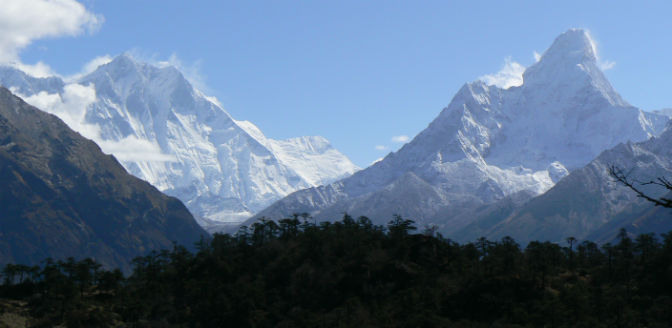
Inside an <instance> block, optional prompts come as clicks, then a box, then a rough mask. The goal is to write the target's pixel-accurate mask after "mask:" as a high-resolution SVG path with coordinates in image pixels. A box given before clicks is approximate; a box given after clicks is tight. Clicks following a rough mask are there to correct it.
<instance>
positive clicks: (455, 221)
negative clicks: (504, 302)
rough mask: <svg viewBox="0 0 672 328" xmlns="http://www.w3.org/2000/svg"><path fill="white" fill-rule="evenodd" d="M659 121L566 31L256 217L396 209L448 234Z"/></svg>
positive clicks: (376, 215) (506, 209)
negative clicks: (372, 153) (340, 175)
mask: <svg viewBox="0 0 672 328" xmlns="http://www.w3.org/2000/svg"><path fill="white" fill-rule="evenodd" d="M667 121H668V117H666V116H663V115H658V114H654V113H649V112H644V111H642V110H641V109H638V108H636V107H634V106H632V105H630V104H628V103H627V102H626V101H625V100H623V99H622V98H621V97H620V95H619V94H618V93H617V92H616V91H615V90H614V89H613V88H612V86H611V84H610V83H609V81H608V80H607V79H606V77H605V76H604V74H603V73H602V71H601V70H600V68H599V66H598V58H597V54H596V48H595V44H594V42H593V40H592V39H591V38H590V35H589V34H588V33H587V32H586V31H584V30H581V29H571V30H569V31H567V32H565V33H563V34H562V35H560V36H559V37H557V38H556V40H555V41H554V42H553V44H552V45H551V47H550V48H549V49H548V50H547V51H546V52H545V53H544V54H543V55H542V56H541V58H540V59H539V60H538V62H537V63H535V64H534V65H532V66H530V67H529V68H527V69H526V70H525V72H524V74H523V84H522V85H520V86H514V87H510V88H508V89H502V88H499V87H496V86H492V85H486V84H485V83H484V82H482V81H476V82H473V83H469V84H466V85H464V86H463V87H462V89H460V91H458V93H457V94H456V95H455V97H454V98H453V100H452V101H451V102H450V104H449V105H448V106H447V107H446V108H445V109H443V110H442V111H441V113H440V114H439V115H438V117H437V118H436V119H435V120H434V121H433V122H431V123H430V124H429V126H428V127H427V128H426V129H425V130H424V131H422V132H421V133H420V134H418V135H417V136H416V137H415V138H414V139H413V140H412V141H411V142H409V143H408V144H406V145H405V146H404V147H403V148H401V149H400V150H399V151H397V152H395V153H391V154H389V155H388V156H387V157H385V158H384V159H383V160H382V161H380V162H378V163H376V164H374V165H372V166H371V167H369V168H367V169H364V170H362V171H359V172H357V173H355V174H354V175H352V176H351V177H348V178H345V179H342V180H340V181H337V182H335V183H332V184H329V185H326V186H321V187H316V188H310V189H307V190H301V191H298V192H295V193H293V194H291V195H289V196H288V197H286V198H284V199H282V200H280V201H278V202H276V203H275V204H273V205H272V206H270V207H269V208H267V209H265V210H263V211H261V212H260V213H259V214H257V215H256V216H255V218H254V219H256V218H259V217H269V218H280V217H284V216H287V215H289V214H291V213H301V212H307V213H310V214H311V215H313V216H314V217H316V218H317V219H318V220H335V219H339V218H340V217H341V216H342V213H344V212H347V213H349V214H351V215H353V216H358V215H366V216H369V217H370V218H371V219H373V220H377V222H376V223H378V224H384V223H385V222H386V221H387V220H389V219H390V218H391V217H392V215H393V214H400V215H402V216H403V217H405V218H411V219H413V220H416V221H417V222H418V223H419V224H420V225H432V224H433V225H437V226H438V227H439V229H440V230H439V231H441V232H443V233H444V234H447V235H448V236H451V237H452V236H454V235H455V234H456V233H457V232H458V231H460V230H461V229H463V228H464V227H465V226H467V225H469V224H470V223H472V222H473V220H474V219H475V218H476V217H478V215H475V211H477V210H479V209H481V210H482V209H483V206H486V207H487V205H491V204H497V206H499V207H498V208H499V209H503V212H502V213H504V214H503V215H504V216H505V215H506V214H509V213H510V210H511V209H513V208H516V207H518V206H520V205H521V204H524V203H525V202H527V201H528V200H529V199H530V198H532V197H534V196H538V195H541V194H543V193H544V192H546V191H547V190H549V189H550V188H551V187H553V186H554V185H555V184H556V183H557V182H558V181H561V179H562V178H564V177H565V176H567V175H568V173H569V172H571V171H574V170H577V169H579V168H581V167H583V166H584V165H586V164H588V163H589V162H590V161H591V160H593V159H594V158H595V157H596V156H597V155H599V154H600V153H601V152H602V151H604V150H606V149H609V148H612V147H614V146H616V145H618V144H619V143H625V142H628V141H643V140H647V139H648V138H650V137H652V136H656V135H659V134H660V133H661V132H662V131H663V129H664V128H665V125H666V123H667ZM485 213H487V214H488V215H493V212H492V210H486V211H485V212H483V213H480V215H485ZM495 216H496V217H499V215H495ZM254 219H252V220H250V221H248V222H247V224H249V223H251V222H253V220H254ZM495 221H496V220H495ZM496 222H499V221H496ZM548 228H549V229H552V225H550V226H548ZM538 237H539V238H544V237H545V236H543V235H539V236H538ZM565 237H566V236H565Z"/></svg>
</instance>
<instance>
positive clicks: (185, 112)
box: [0, 55, 357, 229]
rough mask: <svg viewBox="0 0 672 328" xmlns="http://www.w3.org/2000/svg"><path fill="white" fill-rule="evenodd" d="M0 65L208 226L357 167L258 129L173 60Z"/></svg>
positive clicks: (28, 95)
mask: <svg viewBox="0 0 672 328" xmlns="http://www.w3.org/2000/svg"><path fill="white" fill-rule="evenodd" d="M5 71H6V72H12V73H11V74H7V73H5V74H3V75H2V76H0V83H2V84H3V85H5V86H7V87H9V88H12V89H13V90H14V91H15V92H16V93H18V94H20V95H22V96H23V97H24V98H25V99H26V101H28V102H30V103H32V104H34V105H36V106H37V107H40V108H43V109H45V110H47V111H51V112H53V113H54V114H56V115H58V116H59V117H61V118H62V119H64V121H66V123H68V124H69V125H70V126H71V127H72V128H73V129H75V130H77V131H78V132H80V133H82V134H83V135H84V136H86V137H89V138H91V139H93V140H94V141H96V142H97V143H99V144H100V146H101V148H102V149H103V150H104V151H105V152H107V153H112V154H114V155H115V157H117V159H118V160H119V161H120V162H121V163H122V164H123V165H124V167H125V168H126V169H127V170H128V171H129V172H130V173H132V174H133V175H135V176H137V177H140V178H142V179H144V180H146V181H148V182H150V183H151V184H153V185H154V186H156V187H157V188H159V189H160V190H161V191H163V192H165V193H167V194H168V195H171V196H175V197H177V198H179V199H181V200H182V201H183V202H184V203H185V204H186V205H187V207H188V208H189V209H190V210H191V211H192V213H193V214H194V216H195V217H196V218H197V219H198V220H199V223H201V224H202V225H204V226H205V227H207V228H211V229H216V228H217V227H218V226H221V225H226V224H235V223H239V222H240V221H242V220H244V219H246V218H248V217H249V216H251V215H252V214H253V213H254V212H256V211H258V210H260V209H262V208H264V207H265V206H267V205H269V204H270V203H272V202H273V201H275V200H277V199H279V198H281V197H282V196H285V195H287V194H289V193H291V192H293V191H296V190H299V189H303V188H307V187H313V186H317V185H320V184H325V183H328V182H331V181H334V180H337V179H339V178H343V177H345V176H348V175H350V174H352V173H353V172H355V171H356V170H357V167H356V166H355V165H354V164H353V163H352V162H350V160H349V159H348V158H347V157H345V156H344V155H343V154H341V153H340V152H338V151H337V150H336V149H334V148H332V147H331V145H330V144H329V142H328V141H327V140H326V139H324V138H322V137H299V138H294V139H289V140H273V139H269V138H266V137H265V136H264V135H263V133H262V132H261V131H260V130H259V129H258V128H257V127H256V126H254V124H252V123H250V122H247V121H236V120H235V119H233V118H232V117H231V116H230V115H229V114H228V113H227V112H226V111H225V110H224V109H223V108H222V107H221V106H220V105H219V104H218V103H217V101H216V100H215V99H213V98H210V97H207V96H205V95H204V94H202V93H201V92H200V91H199V90H197V89H195V88H194V87H193V86H192V85H191V84H190V83H189V82H188V81H187V79H185V78H184V76H183V75H182V74H181V73H180V72H179V71H178V70H177V69H176V68H175V67H172V66H160V67H157V66H154V65H150V64H146V63H141V62H138V61H136V60H134V59H133V58H132V57H130V56H128V55H120V56H118V57H116V58H115V59H114V60H112V61H111V62H109V63H107V64H105V65H102V66H100V67H98V69H97V70H95V71H94V72H92V73H90V74H88V75H86V76H83V77H81V78H80V79H79V80H77V81H75V83H72V84H65V83H62V81H61V85H60V87H59V85H57V83H55V82H51V83H50V84H49V86H51V85H55V87H53V88H51V87H50V88H43V87H42V84H45V83H46V82H44V80H43V79H34V78H30V77H27V78H18V77H17V76H21V74H23V73H21V72H16V70H14V71H12V70H11V69H6V70H5ZM23 75H25V74H23ZM51 79H55V78H51ZM15 81H19V82H26V83H24V84H25V85H23V84H16V83H14V82H15ZM35 81H38V82H39V83H37V82H35ZM50 81H51V80H50ZM31 82H32V83H31ZM86 95H88V96H86ZM82 99H84V100H82ZM78 107H81V108H79V109H77V108H78Z"/></svg>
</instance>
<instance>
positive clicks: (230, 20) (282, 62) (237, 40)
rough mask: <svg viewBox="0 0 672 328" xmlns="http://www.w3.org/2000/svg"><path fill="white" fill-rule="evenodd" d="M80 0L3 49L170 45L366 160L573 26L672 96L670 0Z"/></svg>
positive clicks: (229, 87) (213, 75)
mask: <svg viewBox="0 0 672 328" xmlns="http://www.w3.org/2000/svg"><path fill="white" fill-rule="evenodd" d="M8 1H9V0H8ZM20 1H28V0H20ZM30 1H33V2H36V3H38V2H43V1H44V0H30ZM52 1H54V2H57V3H71V4H72V3H73V2H74V0H52ZM79 3H80V4H82V5H83V8H85V9H84V10H85V13H81V12H77V13H75V11H74V10H68V12H67V13H65V15H68V14H71V15H80V16H81V17H84V16H85V19H83V20H79V21H77V20H75V21H73V23H72V24H74V25H78V24H79V27H80V28H79V29H77V28H76V27H77V26H75V28H72V29H70V30H68V29H65V28H64V30H63V31H61V30H59V29H58V28H55V27H49V26H45V29H50V31H53V33H51V34H49V33H46V32H45V33H42V34H34V35H33V36H32V37H31V38H29V39H28V40H27V41H26V42H24V43H17V42H18V41H16V42H14V43H12V42H3V40H2V39H0V50H2V51H4V52H5V53H6V54H9V55H6V56H4V57H5V58H4V60H5V61H7V60H14V61H20V62H21V63H23V64H27V65H32V64H35V63H37V62H42V63H43V64H45V65H48V67H49V69H50V70H51V71H52V72H57V73H58V74H60V75H63V76H68V75H72V74H76V73H77V72H79V71H81V70H82V67H83V66H84V65H85V63H87V62H89V61H91V60H92V59H94V58H96V57H99V56H105V55H107V56H115V55H118V54H120V53H123V52H126V51H130V52H131V53H132V54H134V55H135V56H137V57H140V58H142V59H145V60H149V61H161V60H167V59H169V58H171V57H172V59H173V61H175V62H177V61H179V63H181V64H180V65H181V67H182V69H183V70H184V71H185V72H186V73H187V75H188V76H189V77H190V78H191V79H192V80H193V81H195V82H196V84H197V85H199V86H200V87H201V88H202V89H204V91H205V93H206V94H208V95H212V96H215V97H217V98H218V99H219V100H220V102H221V103H222V104H223V106H224V107H225V108H226V110H227V111H228V112H229V113H230V114H231V115H232V116H233V117H234V118H236V119H238V120H249V121H251V122H253V123H254V124H256V125H257V126H258V127H259V128H260V129H261V130H262V131H263V132H264V133H265V134H266V135H267V136H268V137H271V138H276V139H281V138H289V137H295V136H301V135H322V136H324V137H326V138H327V139H329V140H330V141H331V142H332V144H333V145H334V146H335V147H336V148H337V149H339V150H340V151H342V152H343V153H345V154H346V155H347V156H349V157H350V158H351V159H352V160H353V161H354V162H355V163H356V164H358V165H359V166H362V167H364V166H368V165H369V164H370V163H371V162H372V161H374V160H375V159H377V158H380V157H383V156H384V155H386V154H387V153H388V152H390V151H394V150H396V149H398V148H399V147H400V146H401V145H402V144H403V141H404V140H405V138H403V137H402V136H408V137H410V138H412V137H413V136H414V135H416V134H417V133H418V132H420V131H421V130H422V129H424V128H425V127H426V126H427V124H429V122H430V121H431V120H432V119H434V118H435V117H436V116H437V115H438V113H439V112H440V111H441V109H442V108H443V107H445V106H446V105H447V104H448V103H449V102H450V100H451V99H452V97H453V95H454V94H455V92H456V91H457V90H458V89H459V88H460V87H461V86H462V85H463V84H464V83H466V82H470V81H473V80H476V79H478V78H479V77H481V76H484V75H486V74H494V73H496V72H498V71H499V70H501V69H502V68H503V66H504V65H505V62H506V60H507V58H509V59H510V61H513V62H517V63H519V64H521V65H523V66H529V65H530V64H532V63H533V62H534V56H533V53H534V52H535V51H536V52H538V53H542V52H543V51H544V50H545V49H546V48H547V47H548V46H550V44H551V42H552V41H553V39H554V38H555V37H556V36H557V35H559V34H560V33H562V32H564V31H565V30H567V29H568V28H571V27H583V28H587V29H588V30H590V32H591V35H592V36H593V38H594V39H595V40H596V41H597V43H598V52H599V56H600V58H601V59H602V60H603V61H604V62H605V63H612V64H613V65H612V66H613V67H611V68H610V69H608V70H607V71H606V72H605V73H606V75H607V77H608V78H609V79H610V81H611V82H612V84H613V85H614V87H615V89H616V90H617V91H619V92H620V93H621V95H622V96H623V97H624V98H625V99H626V100H627V101H629V102H630V103H631V104H633V105H635V106H638V107H641V108H643V109H647V110H651V109H660V108H664V107H672V92H670V90H671V88H670V82H669V76H670V73H671V72H672V61H671V60H670V58H672V53H671V52H672V51H671V49H672V48H671V47H672V46H671V45H672V42H671V41H672V37H671V31H672V20H670V17H669V16H670V13H671V12H672V5H670V2H663V1H660V2H653V1H651V2H646V3H645V4H642V3H634V2H625V1H623V2H614V1H609V2H607V1H585V0H584V1H562V2H551V1H536V2H531V1H468V2H467V1H183V0H182V1H172V0H162V1H150V0H144V1H137V0H135V1H130V0H115V1H109V0H80V1H79ZM73 8H74V7H73ZM2 10H3V9H0V11H2ZM4 10H7V9H4ZM0 14H1V13H0ZM13 15H16V14H13ZM19 15H20V14H19ZM48 15H49V13H44V16H48ZM82 15H84V16H82ZM47 18H48V17H44V18H39V19H34V20H33V21H32V22H33V24H34V25H40V24H47V23H49V22H50V21H49V20H48V19H47ZM62 22H63V20H62V19H59V20H58V22H56V23H53V24H61V23H62ZM50 24H52V23H50ZM3 28H4V29H5V30H4V31H3V30H2V29H3ZM10 28H11V26H10ZM59 28H63V27H62V26H60V25H59ZM6 29H7V27H2V26H0V32H3V33H5V35H11V33H14V31H11V30H10V31H7V30H6ZM59 31H61V32H59ZM7 33H9V34H7ZM16 33H19V32H16ZM17 40H18V39H17ZM4 41H6V40H4ZM3 47H4V48H3ZM12 47H13V48H12ZM8 49H9V50H8ZM12 51H14V52H15V54H14V53H13V52H12ZM8 58H9V59H8ZM1 60H3V58H2V56H0V61H1ZM395 137H397V138H395Z"/></svg>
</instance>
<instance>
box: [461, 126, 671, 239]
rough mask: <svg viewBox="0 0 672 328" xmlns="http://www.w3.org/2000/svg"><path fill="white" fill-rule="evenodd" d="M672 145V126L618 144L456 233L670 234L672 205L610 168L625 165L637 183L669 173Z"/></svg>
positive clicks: (656, 188) (547, 236)
mask: <svg viewBox="0 0 672 328" xmlns="http://www.w3.org/2000/svg"><path fill="white" fill-rule="evenodd" d="M670 145H672V128H671V127H670V126H668V128H667V130H665V132H663V133H662V134H661V135H660V136H659V137H658V138H651V139H649V140H647V141H644V142H639V143H630V142H629V143H625V144H619V145H618V146H616V147H614V148H612V149H609V150H606V151H604V152H602V154H600V156H598V157H597V158H595V159H594V160H593V161H591V162H590V163H589V164H588V165H586V166H585V167H583V168H581V169H578V170H575V171H574V172H572V173H571V174H570V175H569V176H567V177H565V178H564V179H562V180H561V181H560V182H558V184H556V185H555V186H554V187H553V188H551V189H550V190H549V191H548V192H546V193H545V194H543V195H541V196H538V197H536V198H534V199H531V200H530V201H528V202H527V203H525V204H523V205H522V206H520V207H518V208H515V209H511V210H509V211H508V212H499V213H498V214H497V215H493V216H491V217H487V216H485V215H478V214H476V215H474V216H473V221H472V223H471V224H470V225H468V226H467V227H465V228H464V229H463V230H462V231H460V232H459V233H457V234H456V235H455V237H456V239H458V240H459V241H469V240H474V239H475V238H478V237H480V236H486V237H488V238H490V239H499V238H502V237H504V236H511V237H513V238H514V239H516V240H517V241H519V242H521V243H523V244H524V243H527V242H529V241H532V240H550V241H553V242H561V241H564V240H565V238H567V237H570V236H572V237H575V238H578V239H588V240H593V241H596V242H610V241H612V240H613V239H614V238H616V236H617V234H618V231H619V230H620V229H621V228H625V229H626V230H627V231H628V232H630V233H632V234H633V235H637V234H642V233H651V232H653V233H662V232H668V231H670V230H671V229H672V209H669V208H662V207H654V205H653V204H652V203H650V202H647V201H645V200H643V199H641V198H638V197H637V195H636V194H635V193H634V192H632V190H630V189H628V188H626V187H625V186H623V185H621V184H620V183H618V182H616V181H614V178H612V177H611V176H610V175H609V172H608V168H609V167H610V166H612V165H614V166H616V167H618V168H621V169H623V170H624V171H625V172H628V174H629V177H630V178H631V179H634V180H636V181H651V180H655V179H656V178H657V177H670V176H672V148H671V147H670ZM640 188H641V189H642V190H643V191H644V192H645V193H646V194H648V195H651V196H654V197H661V196H665V194H666V193H667V192H668V191H667V190H666V189H664V188H661V187H659V186H655V185H643V186H641V187H640ZM667 196H668V197H669V195H667ZM490 211H493V209H490ZM493 212H494V211H493Z"/></svg>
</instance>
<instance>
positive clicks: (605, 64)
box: [597, 59, 616, 71]
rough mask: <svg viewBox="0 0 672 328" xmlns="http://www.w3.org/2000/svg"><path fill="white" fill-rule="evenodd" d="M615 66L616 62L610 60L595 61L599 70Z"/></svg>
mask: <svg viewBox="0 0 672 328" xmlns="http://www.w3.org/2000/svg"><path fill="white" fill-rule="evenodd" d="M614 66H616V62H614V61H611V60H604V61H603V60H599V59H598V61H597V67H599V68H600V69H601V70H603V71H606V70H610V69H612V68H614Z"/></svg>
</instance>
